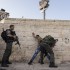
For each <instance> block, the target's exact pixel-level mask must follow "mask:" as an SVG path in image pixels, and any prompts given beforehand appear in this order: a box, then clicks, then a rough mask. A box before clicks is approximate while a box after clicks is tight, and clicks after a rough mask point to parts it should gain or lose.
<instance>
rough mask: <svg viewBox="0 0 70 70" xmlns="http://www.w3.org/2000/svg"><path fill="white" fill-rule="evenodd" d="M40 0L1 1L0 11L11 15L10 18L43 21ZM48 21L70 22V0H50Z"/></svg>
mask: <svg viewBox="0 0 70 70" xmlns="http://www.w3.org/2000/svg"><path fill="white" fill-rule="evenodd" d="M39 1H40V0H0V9H1V8H3V9H5V10H6V12H9V13H10V18H22V17H23V18H28V19H43V13H41V11H40V10H39ZM46 19H58V20H70V0H49V7H48V8H47V9H46Z"/></svg>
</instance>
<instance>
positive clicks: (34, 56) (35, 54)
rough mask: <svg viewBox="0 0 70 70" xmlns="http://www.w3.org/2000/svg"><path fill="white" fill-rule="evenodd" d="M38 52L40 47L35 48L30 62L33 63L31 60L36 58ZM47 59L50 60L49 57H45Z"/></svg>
mask: <svg viewBox="0 0 70 70" xmlns="http://www.w3.org/2000/svg"><path fill="white" fill-rule="evenodd" d="M39 52H40V46H39V47H37V49H36V50H35V53H34V54H33V56H32V58H31V60H30V62H33V60H34V59H35V58H36V56H37V54H38V53H39ZM47 58H48V60H49V59H50V58H49V55H47Z"/></svg>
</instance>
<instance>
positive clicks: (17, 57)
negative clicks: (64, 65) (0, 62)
mask: <svg viewBox="0 0 70 70" xmlns="http://www.w3.org/2000/svg"><path fill="white" fill-rule="evenodd" d="M11 24H14V25H15V31H16V33H17V36H18V37H19V41H20V43H21V48H22V49H19V47H18V45H15V43H14V44H13V50H12V55H11V57H10V60H13V61H24V60H26V61H28V60H29V59H30V58H31V57H32V55H33V53H34V51H35V49H36V47H37V42H36V40H35V39H34V38H33V37H32V32H35V33H36V34H39V35H40V36H41V37H42V38H43V37H44V36H46V35H52V36H53V37H54V38H56V39H58V40H59V41H58V42H57V44H56V46H55V48H54V49H53V50H54V53H55V59H56V60H55V61H56V63H61V62H62V61H70V21H69V20H68V21H67V20H45V21H43V20H32V19H14V18H8V19H6V20H4V23H0V34H1V32H2V28H4V29H7V28H9V25H11ZM0 45H1V47H0V53H1V54H0V56H1V55H3V52H4V50H5V43H4V42H3V40H2V38H1V37H0ZM2 50H3V51H2ZM0 59H1V57H0ZM37 61H38V56H37V58H36V61H34V62H37Z"/></svg>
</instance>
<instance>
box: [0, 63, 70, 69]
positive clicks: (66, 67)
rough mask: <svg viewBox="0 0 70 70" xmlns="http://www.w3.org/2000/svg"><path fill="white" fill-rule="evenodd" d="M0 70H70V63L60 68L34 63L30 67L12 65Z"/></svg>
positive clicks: (26, 65)
mask: <svg viewBox="0 0 70 70" xmlns="http://www.w3.org/2000/svg"><path fill="white" fill-rule="evenodd" d="M0 70H70V63H64V64H60V65H58V68H49V67H48V64H43V65H40V64H38V63H36V64H34V63H33V65H28V64H26V63H12V64H11V65H9V67H8V68H3V67H1V66H0Z"/></svg>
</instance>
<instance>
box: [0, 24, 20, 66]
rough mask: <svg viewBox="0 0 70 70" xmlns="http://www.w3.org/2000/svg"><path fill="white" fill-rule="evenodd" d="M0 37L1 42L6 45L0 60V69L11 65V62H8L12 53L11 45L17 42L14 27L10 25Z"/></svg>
mask: <svg viewBox="0 0 70 70" xmlns="http://www.w3.org/2000/svg"><path fill="white" fill-rule="evenodd" d="M1 37H2V38H3V40H4V41H5V43H6V49H5V52H4V55H3V58H2V64H1V66H2V67H8V65H7V64H11V62H9V57H10V55H11V52H12V44H13V42H14V41H17V43H18V44H19V42H18V38H17V36H16V33H15V31H14V25H10V28H9V29H7V30H6V31H3V32H2V34H1Z"/></svg>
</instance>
